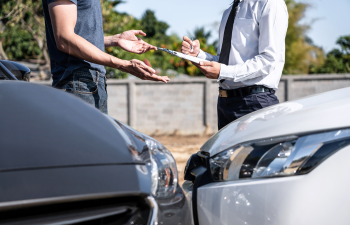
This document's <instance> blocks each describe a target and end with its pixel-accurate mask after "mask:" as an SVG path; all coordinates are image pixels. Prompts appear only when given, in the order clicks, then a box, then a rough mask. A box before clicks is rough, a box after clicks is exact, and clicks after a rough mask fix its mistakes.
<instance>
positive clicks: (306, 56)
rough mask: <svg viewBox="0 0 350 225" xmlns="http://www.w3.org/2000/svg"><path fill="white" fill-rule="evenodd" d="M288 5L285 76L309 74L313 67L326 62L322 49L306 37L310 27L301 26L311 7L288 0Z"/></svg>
mask: <svg viewBox="0 0 350 225" xmlns="http://www.w3.org/2000/svg"><path fill="white" fill-rule="evenodd" d="M286 5H287V8H288V13H289V21H288V30H287V35H286V61H285V66H284V69H283V74H308V73H309V72H310V69H311V68H312V67H315V66H319V65H321V64H322V63H323V60H324V55H323V51H322V49H321V48H319V47H317V46H314V45H313V43H312V40H311V39H310V38H309V37H307V36H306V32H307V31H308V30H309V29H310V26H309V25H302V24H300V21H301V20H302V19H303V18H304V17H305V11H306V10H307V8H308V7H309V5H308V4H305V3H300V2H298V3H297V2H296V1H295V0H286Z"/></svg>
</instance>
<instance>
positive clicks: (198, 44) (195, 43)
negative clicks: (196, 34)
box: [192, 40, 200, 47]
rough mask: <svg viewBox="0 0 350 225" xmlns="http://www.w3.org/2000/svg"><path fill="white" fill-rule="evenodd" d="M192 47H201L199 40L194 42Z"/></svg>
mask: <svg viewBox="0 0 350 225" xmlns="http://www.w3.org/2000/svg"><path fill="white" fill-rule="evenodd" d="M192 46H193V47H194V46H200V43H199V40H194V41H193V42H192Z"/></svg>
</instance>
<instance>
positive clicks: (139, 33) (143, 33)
mask: <svg viewBox="0 0 350 225" xmlns="http://www.w3.org/2000/svg"><path fill="white" fill-rule="evenodd" d="M132 32H133V33H134V34H135V35H142V36H146V33H145V32H143V31H142V30H133V31H132Z"/></svg>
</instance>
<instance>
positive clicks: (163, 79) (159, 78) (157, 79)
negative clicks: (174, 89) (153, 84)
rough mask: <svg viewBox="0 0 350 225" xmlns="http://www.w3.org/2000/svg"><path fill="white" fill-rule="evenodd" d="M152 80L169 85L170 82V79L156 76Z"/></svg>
mask: <svg viewBox="0 0 350 225" xmlns="http://www.w3.org/2000/svg"><path fill="white" fill-rule="evenodd" d="M152 79H153V80H154V81H161V82H163V83H168V81H170V79H169V78H168V77H162V76H157V75H155V74H153V75H152Z"/></svg>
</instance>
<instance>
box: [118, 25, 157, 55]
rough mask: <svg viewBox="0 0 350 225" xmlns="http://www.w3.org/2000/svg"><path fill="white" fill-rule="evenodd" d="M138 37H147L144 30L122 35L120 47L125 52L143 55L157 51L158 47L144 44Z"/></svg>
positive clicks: (127, 32) (130, 31)
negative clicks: (150, 51)
mask: <svg viewBox="0 0 350 225" xmlns="http://www.w3.org/2000/svg"><path fill="white" fill-rule="evenodd" d="M136 35H142V36H146V34H145V33H144V32H143V31H142V30H129V31H125V32H123V33H121V34H120V36H119V40H118V46H119V47H120V48H122V49H123V50H125V51H128V52H131V53H136V54H143V53H145V52H148V51H149V50H152V49H153V50H157V47H155V46H153V45H150V44H148V43H147V42H144V41H143V40H142V39H141V38H139V37H137V36H136Z"/></svg>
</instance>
